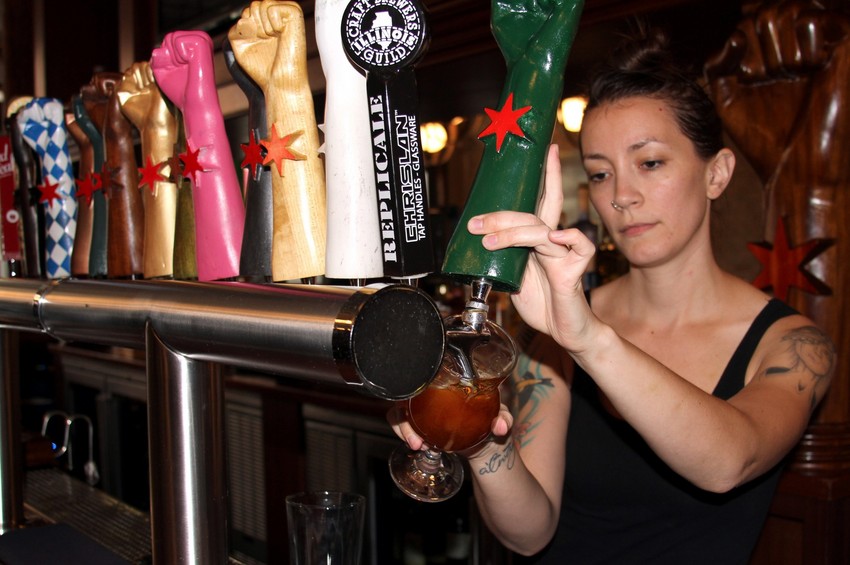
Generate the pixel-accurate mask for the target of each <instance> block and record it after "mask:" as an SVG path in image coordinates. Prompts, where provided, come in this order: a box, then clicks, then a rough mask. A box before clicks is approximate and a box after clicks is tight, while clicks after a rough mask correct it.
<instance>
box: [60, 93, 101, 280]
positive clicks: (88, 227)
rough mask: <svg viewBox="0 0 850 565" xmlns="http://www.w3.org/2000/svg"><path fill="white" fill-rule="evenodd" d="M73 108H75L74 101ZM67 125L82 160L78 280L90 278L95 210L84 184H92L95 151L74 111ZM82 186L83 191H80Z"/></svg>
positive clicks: (74, 262)
mask: <svg viewBox="0 0 850 565" xmlns="http://www.w3.org/2000/svg"><path fill="white" fill-rule="evenodd" d="M71 107H72V108H73V100H72V101H71ZM65 125H66V126H67V128H68V133H69V134H70V135H71V138H72V139H73V140H74V141H75V142H76V144H77V147H78V148H79V150H80V160H79V163H78V166H77V169H78V175H79V176H78V178H77V231H76V233H75V234H74V252H73V254H72V255H71V274H72V275H73V276H75V277H78V278H79V277H88V275H89V257H90V256H91V236H92V220H93V219H94V218H93V215H94V210H93V209H92V205H91V194H84V192H85V189H86V187H87V186H88V185H85V184H84V183H85V182H87V180H88V182H91V175H92V173H93V172H94V150H93V149H92V146H91V139H89V137H88V136H87V135H86V132H85V131H84V130H83V128H82V127H81V126H80V124H78V123H77V118H76V116H74V113H73V111H71V112H66V113H65ZM87 177H88V179H87ZM81 184H82V187H83V190H81V189H80V187H81Z"/></svg>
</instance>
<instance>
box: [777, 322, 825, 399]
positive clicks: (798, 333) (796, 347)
mask: <svg viewBox="0 0 850 565" xmlns="http://www.w3.org/2000/svg"><path fill="white" fill-rule="evenodd" d="M782 342H783V343H784V345H785V347H786V352H787V354H788V357H787V358H788V361H789V363H788V365H787V366H773V367H768V368H767V369H766V370H765V372H764V376H766V377H770V376H773V375H784V374H786V373H790V372H798V373H801V377H800V380H799V381H798V382H797V392H799V393H801V394H802V393H804V392H806V391H810V395H811V400H810V405H811V407H812V408H814V407H815V406H816V405H817V403H818V401H819V400H820V398H821V397H822V396H823V394H824V393H825V392H826V387H827V385H828V384H829V380H830V378H831V377H832V372H833V369H834V368H835V346H834V345H833V343H832V340H831V339H830V338H829V336H827V335H826V334H825V333H824V332H823V331H821V330H820V329H818V328H816V327H815V326H805V327H801V328H796V329H793V330H791V331H789V332H788V333H786V334H785V335H784V336H783V337H782Z"/></svg>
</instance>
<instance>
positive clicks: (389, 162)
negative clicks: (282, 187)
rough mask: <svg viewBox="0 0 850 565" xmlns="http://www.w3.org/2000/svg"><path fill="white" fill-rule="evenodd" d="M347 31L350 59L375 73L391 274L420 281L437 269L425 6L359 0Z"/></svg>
mask: <svg viewBox="0 0 850 565" xmlns="http://www.w3.org/2000/svg"><path fill="white" fill-rule="evenodd" d="M341 33H342V41H343V47H344V49H345V51H346V53H347V54H348V57H349V58H350V59H351V61H352V62H353V63H354V64H355V65H357V66H358V67H360V68H362V69H363V70H364V71H365V72H366V73H367V79H366V92H367V98H368V112H369V123H370V130H371V135H372V140H371V143H372V154H373V167H374V170H375V184H376V188H377V208H378V221H379V228H380V237H381V250H382V253H383V262H384V275H385V276H388V277H392V278H396V279H401V280H412V279H416V278H419V277H422V276H425V275H427V274H429V273H431V272H433V271H434V269H435V264H434V242H433V236H432V234H431V229H430V220H429V216H428V214H429V210H428V208H429V206H428V195H427V190H426V186H425V162H424V159H423V154H422V146H421V142H420V136H419V116H418V115H417V107H418V95H417V91H416V76H415V74H414V71H413V65H414V64H415V63H416V62H417V61H418V60H419V59H420V58H421V57H422V56H423V55H424V53H425V50H426V48H427V44H428V40H429V34H428V27H427V21H426V17H425V11H424V10H423V8H422V6H421V5H420V3H419V2H417V1H416V0H399V1H397V2H393V3H377V4H376V3H373V2H369V1H368V0H353V1H352V2H350V3H349V4H348V6H347V7H346V9H345V11H344V13H343V16H342V28H341Z"/></svg>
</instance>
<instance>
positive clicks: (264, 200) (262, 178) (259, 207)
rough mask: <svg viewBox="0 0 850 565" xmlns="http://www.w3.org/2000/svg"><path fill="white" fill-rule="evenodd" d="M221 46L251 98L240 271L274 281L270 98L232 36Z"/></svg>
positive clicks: (245, 146) (252, 278) (245, 149)
mask: <svg viewBox="0 0 850 565" xmlns="http://www.w3.org/2000/svg"><path fill="white" fill-rule="evenodd" d="M221 50H222V53H224V62H225V64H226V65H227V69H228V70H229V71H230V75H231V76H232V77H233V80H234V81H235V82H236V84H237V85H238V86H239V88H240V89H241V90H242V92H244V93H245V96H246V97H247V98H248V132H249V139H247V140H246V141H247V142H248V143H247V144H243V145H242V151H243V152H244V153H245V159H243V161H242V171H243V178H244V188H243V192H244V193H245V232H244V234H243V236H242V253H241V255H240V258H239V274H240V275H241V276H242V278H243V279H245V280H250V281H255V282H265V281H270V280H272V233H273V232H274V201H273V200H272V173H271V170H270V169H269V168H268V167H264V166H263V163H262V152H261V146H260V145H259V143H260V141H261V140H263V139H265V138H266V137H267V136H268V132H269V128H268V125H267V124H266V98H265V95H264V94H263V91H262V89H260V87H259V86H258V85H257V83H256V82H254V80H253V79H252V78H251V77H249V76H248V75H247V74H246V73H245V71H244V70H243V69H242V67H241V66H240V65H239V62H238V61H237V60H236V55H235V54H234V53H233V47H232V46H231V45H230V40H229V39H226V38H225V40H224V41H223V43H222V49H221ZM246 167H247V169H246Z"/></svg>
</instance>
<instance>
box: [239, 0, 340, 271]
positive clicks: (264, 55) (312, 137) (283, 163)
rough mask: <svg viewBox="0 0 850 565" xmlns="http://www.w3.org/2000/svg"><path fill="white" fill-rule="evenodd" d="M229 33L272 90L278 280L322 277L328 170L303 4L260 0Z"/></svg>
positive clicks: (251, 71)
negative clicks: (312, 87)
mask: <svg viewBox="0 0 850 565" xmlns="http://www.w3.org/2000/svg"><path fill="white" fill-rule="evenodd" d="M227 37H228V39H229V40H230V45H231V47H232V48H233V53H234V54H235V56H236V60H237V61H238V62H239V65H240V66H241V67H242V69H243V70H244V71H245V72H246V73H247V74H248V76H250V77H251V78H252V79H253V80H254V81H255V82H256V83H257V84H258V85H259V87H260V88H261V89H262V90H263V93H264V94H265V101H266V112H267V119H266V123H267V125H268V138H266V139H264V140H263V146H264V147H265V149H266V152H267V153H266V157H265V159H264V164H268V165H270V171H271V175H272V186H273V206H274V235H273V240H272V278H273V280H275V281H287V280H293V279H295V280H298V279H311V278H313V277H317V276H319V275H323V274H324V273H325V250H326V241H327V240H326V237H327V211H326V209H327V204H326V194H325V172H324V167H323V164H322V161H321V158H320V157H319V130H318V126H317V125H316V114H315V111H314V107H313V94H312V92H311V90H310V83H309V79H308V75H307V45H306V43H307V40H306V29H305V22H304V14H303V12H302V11H301V7H300V6H299V5H298V4H297V3H296V2H281V1H278V0H255V1H254V2H251V4H250V5H249V6H248V7H247V8H245V9H244V10H243V12H242V16H241V18H240V19H239V20H238V21H237V22H236V25H234V26H233V27H232V28H231V29H230V31H229V32H228V35H227Z"/></svg>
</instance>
